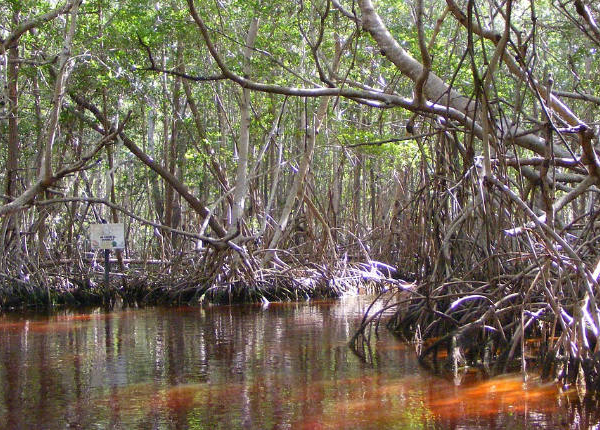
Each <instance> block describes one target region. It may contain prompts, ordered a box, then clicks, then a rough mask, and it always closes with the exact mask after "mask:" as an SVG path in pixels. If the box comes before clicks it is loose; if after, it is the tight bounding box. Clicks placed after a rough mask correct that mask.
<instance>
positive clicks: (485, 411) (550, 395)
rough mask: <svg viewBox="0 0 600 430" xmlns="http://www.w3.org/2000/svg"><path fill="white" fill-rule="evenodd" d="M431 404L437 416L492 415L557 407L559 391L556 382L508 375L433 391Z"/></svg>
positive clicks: (430, 399) (547, 410)
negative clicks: (543, 381) (525, 379)
mask: <svg viewBox="0 0 600 430" xmlns="http://www.w3.org/2000/svg"><path fill="white" fill-rule="evenodd" d="M429 395H430V398H429V402H428V403H429V406H430V407H431V409H432V410H434V411H435V414H436V416H440V417H443V418H458V417H463V416H465V415H467V416H468V415H476V416H490V415H496V414H498V413H499V412H500V411H511V412H525V411H527V410H528V409H531V408H532V407H535V409H536V410H537V411H539V412H542V411H543V412H546V413H548V412H552V411H554V410H556V409H557V407H558V404H557V401H556V400H557V397H558V396H559V395H560V391H559V389H558V387H557V386H556V384H554V383H546V384H543V383H541V382H539V381H537V380H534V381H531V382H527V383H525V382H523V378H522V377H521V376H520V375H508V376H502V377H497V378H492V379H489V380H486V381H482V382H478V383H475V384H473V385H468V386H466V387H464V388H463V387H457V388H456V389H445V390H444V389H442V390H433V391H431V392H430V393H429Z"/></svg>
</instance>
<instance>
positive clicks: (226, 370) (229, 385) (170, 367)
mask: <svg viewBox="0 0 600 430" xmlns="http://www.w3.org/2000/svg"><path fill="white" fill-rule="evenodd" d="M367 304H368V301H367V300H366V299H365V298H349V299H343V300H341V301H338V302H321V303H302V304H271V305H270V306H268V307H267V308H261V307H256V306H232V307H207V308H150V309H142V310H125V311H118V312H112V313H104V312H101V311H94V312H91V313H85V314H80V313H73V312H61V313H59V314H54V315H50V316H39V315H37V316H31V315H29V316H27V315H7V316H2V317H0V428H2V429H69V428H71V429H235V428H244V429H245V428H247V429H421V428H443V429H446V428H447V429H488V428H498V429H500V428H511V429H526V428H531V429H534V428H573V429H576V428H594V426H595V425H597V424H598V423H599V422H600V415H599V413H598V412H597V405H596V404H592V403H589V402H588V403H582V402H580V401H579V399H578V396H577V394H576V392H574V391H571V392H566V393H565V392H560V391H559V390H558V389H557V387H556V386H555V385H553V384H541V383H539V382H536V381H535V380H533V381H529V382H528V383H527V384H524V383H523V381H522V379H521V378H520V377H519V376H518V375H512V376H505V377H502V378H495V379H491V380H486V381H483V380H477V378H472V380H471V381H470V382H464V383H463V384H462V385H460V386H456V385H455V384H454V382H453V381H450V380H446V379H443V378H440V377H435V376H432V375H430V374H428V373H427V372H425V371H424V370H422V369H420V368H419V366H418V364H417V362H416V359H415V354H414V351H413V349H412V348H411V347H410V346H407V345H403V344H401V343H399V342H398V341H397V340H395V339H394V338H392V337H391V336H389V335H387V334H386V333H383V335H384V336H383V337H382V338H381V339H380V340H379V341H378V342H377V345H376V351H375V364H374V365H372V366H371V365H366V364H364V363H362V362H361V361H360V360H359V359H358V358H357V357H356V356H355V355H353V353H352V352H351V351H350V350H349V349H348V347H347V341H348V339H349V338H350V336H351V335H352V333H353V330H354V329H355V327H356V326H357V324H358V320H359V319H360V317H361V316H362V312H363V311H364V309H365V307H366V306H367Z"/></svg>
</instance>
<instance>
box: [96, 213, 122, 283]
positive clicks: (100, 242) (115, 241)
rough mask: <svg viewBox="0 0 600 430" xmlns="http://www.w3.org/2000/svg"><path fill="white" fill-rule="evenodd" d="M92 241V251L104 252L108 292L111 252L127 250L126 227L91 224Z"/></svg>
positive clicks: (118, 224) (120, 224)
mask: <svg viewBox="0 0 600 430" xmlns="http://www.w3.org/2000/svg"><path fill="white" fill-rule="evenodd" d="M90 240H91V242H92V249H94V250H96V249H103V250H104V286H105V288H106V291H107V292H108V286H109V277H110V251H111V250H112V249H123V248H125V226H124V225H123V223H116V224H91V225H90Z"/></svg>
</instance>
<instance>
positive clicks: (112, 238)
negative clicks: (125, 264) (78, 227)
mask: <svg viewBox="0 0 600 430" xmlns="http://www.w3.org/2000/svg"><path fill="white" fill-rule="evenodd" d="M90 239H91V241H92V249H123V248H125V226H124V225H123V224H122V223H118V224H91V225H90Z"/></svg>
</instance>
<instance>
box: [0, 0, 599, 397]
mask: <svg viewBox="0 0 600 430" xmlns="http://www.w3.org/2000/svg"><path fill="white" fill-rule="evenodd" d="M599 17H600V10H599V9H598V6H596V5H595V4H594V3H593V2H591V1H583V0H566V1H558V0H544V1H533V0H530V1H528V2H515V1H513V0H505V1H503V2H500V3H498V2H494V1H474V0H464V1H463V0H446V1H445V2H437V1H429V0H415V2H414V3H412V4H408V3H406V2H393V1H384V0H381V1H378V2H377V3H376V4H373V2H372V1H371V0H359V1H356V2H355V1H352V2H350V1H340V2H338V1H337V0H317V1H304V0H298V1H271V2H265V1H262V0H256V1H237V0H231V1H227V0H225V1H215V2H194V1H193V0H187V2H183V1H180V0H172V1H170V2H146V1H144V0H132V1H128V2H113V1H110V0H91V1H83V2H79V1H73V0H69V1H67V2H66V3H64V4H56V2H54V1H43V2H40V1H30V0H21V1H18V0H8V1H5V2H4V3H2V5H0V42H1V44H0V47H1V48H0V72H1V73H0V79H2V88H3V92H2V100H1V102H0V103H1V104H2V108H1V112H0V120H1V121H0V130H1V137H0V138H1V140H2V147H1V153H0V165H1V172H2V180H3V196H2V197H3V199H4V202H3V204H2V206H0V215H1V216H2V218H1V220H2V230H1V234H0V247H1V248H2V251H3V252H2V257H1V258H0V281H1V282H0V284H1V286H0V306H2V307H6V306H11V305H16V304H20V303H24V302H25V303H38V304H53V303H56V302H60V301H78V302H89V301H93V300H105V301H113V300H114V299H115V298H116V297H120V298H121V299H123V300H124V301H127V302H140V301H146V302H151V301H158V300H161V301H164V300H186V301H190V300H191V301H198V300H204V299H209V300H215V301H232V300H272V299H279V298H297V297H307V296H313V295H317V294H321V295H323V294H325V295H327V294H333V295H336V294H341V293H342V292H344V291H347V290H348V289H355V288H359V287H361V286H364V285H365V284H367V285H369V284H371V283H373V282H375V283H377V284H379V286H384V287H386V288H390V289H392V290H393V294H391V295H390V293H389V292H388V293H387V295H385V296H384V297H383V298H382V300H385V301H386V303H387V304H388V306H386V308H389V307H392V308H393V309H395V312H396V313H395V316H394V318H392V319H391V321H390V322H389V325H390V327H391V328H392V329H393V330H395V331H398V332H399V333H404V334H406V335H407V336H409V337H410V338H416V339H417V340H427V339H438V340H437V341H435V342H433V343H432V344H431V345H430V346H428V347H425V348H424V349H423V351H422V358H423V360H424V362H431V363H434V364H435V363H436V362H437V357H438V354H439V352H440V351H441V350H447V351H448V352H449V357H450V358H449V362H450V364H451V365H452V366H453V367H454V368H455V369H456V368H458V367H460V366H461V365H462V364H465V363H466V364H471V365H473V364H475V365H479V366H482V367H483V368H485V369H488V368H489V367H490V366H491V365H492V363H493V364H494V365H496V366H497V367H498V368H500V369H505V368H507V367H508V366H510V365H511V364H512V363H513V362H514V361H515V359H518V358H520V364H521V366H522V368H523V369H525V368H526V366H527V360H528V359H527V357H528V356H530V355H531V354H530V351H528V348H527V346H526V342H525V340H526V339H528V338H540V339H541V345H542V346H541V347H540V348H539V349H536V350H535V356H536V358H537V359H538V360H539V359H541V360H539V361H540V362H542V363H544V364H545V371H546V372H547V373H548V374H550V373H554V374H556V375H558V376H560V377H561V378H563V379H565V380H571V381H574V380H577V379H579V382H581V383H584V382H585V383H586V385H587V386H588V387H593V388H594V389H598V388H600V386H599V385H598V384H599V383H600V368H599V367H598V366H600V361H599V360H598V358H597V353H598V350H599V348H600V343H599V342H598V337H599V336H600V310H599V308H598V304H597V302H596V300H597V298H598V297H599V291H600V288H599V285H598V277H599V275H600V253H599V252H598V239H599V237H600V236H598V223H597V220H596V218H597V216H598V214H600V212H599V210H598V204H597V196H596V193H597V192H598V182H599V181H600V161H599V159H598V154H597V150H598V136H597V124H598V123H597V121H598V111H597V107H598V105H599V104H600V98H599V97H597V96H596V95H595V94H596V92H597V88H598V86H599V84H600V82H598V75H597V73H595V71H596V70H597V68H598V55H597V53H598V49H599V48H600V28H599V27H598V24H597V22H596V19H598V18H599ZM104 221H110V222H123V223H124V224H125V226H126V237H127V246H126V248H125V249H124V251H123V252H118V253H117V254H116V255H115V257H116V258H115V260H114V263H115V264H114V265H113V267H116V268H117V269H116V272H115V273H113V275H112V276H111V278H110V286H109V287H108V288H107V287H106V286H105V285H103V284H102V273H101V271H102V267H101V264H102V259H101V258H100V255H99V254H98V252H94V251H93V250H92V249H91V248H90V243H89V233H88V232H89V226H90V224H92V223H99V222H104ZM399 279H403V281H399ZM406 281H414V283H411V284H409V283H407V282H406ZM380 316H381V314H375V315H369V316H367V317H366V318H365V325H364V327H363V329H362V330H361V331H360V332H359V333H358V334H357V337H356V339H355V344H356V346H357V348H358V349H361V346H360V345H361V340H363V339H365V338H368V337H369V333H370V332H369V331H368V327H369V324H370V323H371V322H373V321H378V318H379V317H380Z"/></svg>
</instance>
